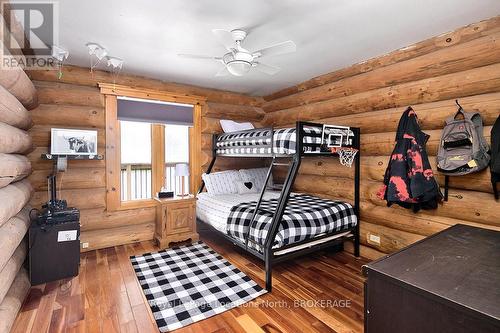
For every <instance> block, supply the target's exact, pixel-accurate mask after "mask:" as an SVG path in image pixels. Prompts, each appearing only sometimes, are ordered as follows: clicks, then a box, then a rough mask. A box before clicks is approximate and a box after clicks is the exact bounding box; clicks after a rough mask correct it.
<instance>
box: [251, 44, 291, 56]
mask: <svg viewBox="0 0 500 333" xmlns="http://www.w3.org/2000/svg"><path fill="white" fill-rule="evenodd" d="M295 51H297V45H295V43H294V42H293V41H291V40H287V41H286V42H282V43H278V44H275V45H272V46H269V47H266V48H263V49H261V50H258V51H255V52H254V53H253V56H254V57H264V56H270V55H278V54H285V53H292V52H295Z"/></svg>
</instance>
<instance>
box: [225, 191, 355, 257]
mask: <svg viewBox="0 0 500 333" xmlns="http://www.w3.org/2000/svg"><path fill="white" fill-rule="evenodd" d="M256 204H257V203H256V202H255V201H252V202H246V203H241V204H238V205H236V206H234V207H232V209H231V212H230V214H229V217H228V221H227V227H226V228H227V230H226V232H227V234H228V235H229V236H231V237H232V238H235V239H236V240H238V241H240V242H242V243H246V237H247V234H248V240H249V242H248V246H249V247H252V248H254V249H256V250H258V251H260V252H262V249H263V245H264V242H265V240H266V237H267V234H268V232H269V229H270V226H271V221H272V219H273V212H274V211H275V210H276V208H277V205H278V199H269V200H262V203H261V205H260V209H259V210H258V211H257V214H256V216H255V219H254V221H253V222H252V223H251V224H250V222H251V220H252V215H253V213H254V210H255V206H256ZM357 223H358V219H357V216H356V214H355V211H354V208H353V207H352V205H351V204H349V203H346V202H342V201H332V200H327V199H321V198H318V197H314V196H310V195H306V194H292V195H291V196H290V199H289V200H288V204H287V206H286V208H285V212H284V214H283V218H282V219H281V223H280V224H279V227H278V232H277V234H276V237H275V239H274V242H273V248H275V249H276V248H280V247H283V246H286V245H289V244H294V243H297V242H301V241H304V240H307V239H312V238H314V237H317V236H319V235H322V234H328V233H337V232H341V231H345V230H348V229H350V228H353V227H355V226H356V224H357Z"/></svg>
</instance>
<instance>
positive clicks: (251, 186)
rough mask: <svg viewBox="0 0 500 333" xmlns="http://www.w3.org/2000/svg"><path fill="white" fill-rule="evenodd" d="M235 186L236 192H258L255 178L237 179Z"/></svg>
mask: <svg viewBox="0 0 500 333" xmlns="http://www.w3.org/2000/svg"><path fill="white" fill-rule="evenodd" d="M236 187H237V188H238V194H248V193H258V192H259V191H258V190H257V186H256V185H255V179H251V180H249V181H244V180H237V181H236Z"/></svg>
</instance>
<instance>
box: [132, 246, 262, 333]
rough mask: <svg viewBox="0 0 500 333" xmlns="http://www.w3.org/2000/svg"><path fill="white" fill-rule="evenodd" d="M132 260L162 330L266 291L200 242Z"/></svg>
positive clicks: (234, 305)
mask: <svg viewBox="0 0 500 333" xmlns="http://www.w3.org/2000/svg"><path fill="white" fill-rule="evenodd" d="M130 260H131V262H132V266H133V267H134V270H135V274H136V275H137V279H138V280H139V283H140V284H141V287H142V290H143V291H144V295H146V299H147V301H148V303H149V306H150V307H151V311H152V312H153V316H154V318H155V320H156V324H157V325H158V328H159V330H160V332H168V331H172V330H175V329H177V328H181V327H183V326H186V325H189V324H192V323H194V322H197V321H200V320H203V319H206V318H209V317H211V316H214V315H216V314H219V313H222V312H224V311H226V310H229V309H231V308H234V307H237V306H239V305H241V304H243V303H246V302H248V301H251V300H253V299H255V298H256V297H258V296H260V295H263V294H264V293H266V290H264V289H262V288H261V287H259V285H257V283H255V282H254V281H253V280H252V279H250V278H249V277H248V276H247V275H246V274H244V273H243V272H241V271H240V270H239V269H238V268H236V267H234V266H233V265H231V264H230V263H229V262H228V261H227V260H225V259H224V258H222V257H221V256H220V255H219V254H218V253H217V252H215V251H214V250H212V249H211V248H210V247H208V246H207V245H206V244H205V243H203V242H201V241H200V242H197V243H194V244H192V245H187V246H181V247H175V248H171V249H166V250H163V251H160V252H155V253H146V254H144V255H141V256H133V257H130Z"/></svg>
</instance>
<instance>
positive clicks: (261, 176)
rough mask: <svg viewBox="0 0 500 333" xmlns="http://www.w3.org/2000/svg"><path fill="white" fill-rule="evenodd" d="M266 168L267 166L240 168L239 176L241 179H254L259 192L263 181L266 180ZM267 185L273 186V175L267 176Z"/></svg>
mask: <svg viewBox="0 0 500 333" xmlns="http://www.w3.org/2000/svg"><path fill="white" fill-rule="evenodd" d="M267 170H269V168H253V169H241V170H240V177H241V180H243V181H246V182H248V181H251V180H252V179H253V180H255V186H256V187H257V191H258V192H260V191H261V190H262V187H263V186H264V183H265V181H266V176H267ZM267 187H273V175H272V174H271V176H270V177H269V182H267Z"/></svg>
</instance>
